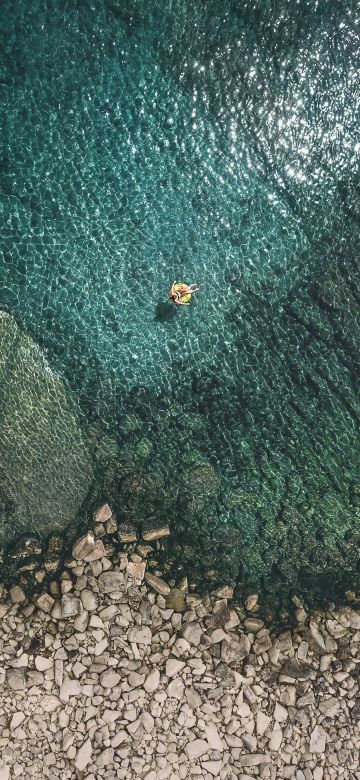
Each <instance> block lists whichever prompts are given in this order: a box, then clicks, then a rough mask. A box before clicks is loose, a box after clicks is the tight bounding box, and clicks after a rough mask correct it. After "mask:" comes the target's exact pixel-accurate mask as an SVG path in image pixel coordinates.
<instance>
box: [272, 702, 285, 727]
mask: <svg viewBox="0 0 360 780" xmlns="http://www.w3.org/2000/svg"><path fill="white" fill-rule="evenodd" d="M274 718H275V720H277V722H278V723H285V721H286V720H287V719H288V711H287V709H286V707H283V705H282V704H279V702H278V701H277V702H276V704H275V709H274Z"/></svg>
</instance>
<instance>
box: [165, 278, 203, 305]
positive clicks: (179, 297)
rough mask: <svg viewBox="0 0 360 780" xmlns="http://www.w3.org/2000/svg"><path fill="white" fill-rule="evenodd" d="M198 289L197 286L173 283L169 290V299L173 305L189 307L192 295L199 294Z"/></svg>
mask: <svg viewBox="0 0 360 780" xmlns="http://www.w3.org/2000/svg"><path fill="white" fill-rule="evenodd" d="M198 289H199V288H198V287H197V286H196V284H184V283H183V282H173V284H172V285H171V287H170V290H169V298H170V300H171V301H172V302H173V303H176V304H179V305H180V306H189V303H190V301H191V296H192V294H193V293H195V292H197V291H198Z"/></svg>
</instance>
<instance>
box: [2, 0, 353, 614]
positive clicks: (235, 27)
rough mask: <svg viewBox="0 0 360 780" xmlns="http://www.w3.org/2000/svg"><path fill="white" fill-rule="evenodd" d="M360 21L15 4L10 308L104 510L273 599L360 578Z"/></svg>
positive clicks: (155, 7)
mask: <svg viewBox="0 0 360 780" xmlns="http://www.w3.org/2000/svg"><path fill="white" fill-rule="evenodd" d="M359 22H360V14H359V11H358V9H357V4H356V3H355V2H354V3H352V2H347V3H346V2H345V3H343V2H341V1H340V2H335V1H334V2H327V0H325V2H320V1H317V0H313V2H311V3H307V2H305V1H304V0H298V1H296V0H291V2H289V0H274V2H264V0H252V2H251V3H250V2H247V1H245V2H243V3H240V2H231V1H230V0H209V1H208V2H206V3H205V2H198V3H194V2H190V0H160V1H159V2H150V0H148V1H147V2H146V0H93V2H85V0H80V1H79V2H75V3H74V2H70V1H69V0H32V2H30V3H29V2H26V1H25V0H17V1H16V2H14V0H3V2H2V3H1V5H0V109H1V127H2V134H1V140H0V235H1V245H0V280H1V300H0V307H1V308H2V309H3V310H5V311H6V312H8V313H10V314H12V315H13V316H14V317H15V319H16V321H17V323H18V324H19V325H20V327H21V329H23V330H24V331H25V332H26V334H28V335H29V336H30V337H31V338H32V339H33V340H34V342H35V343H36V344H37V345H38V346H39V347H40V348H41V350H42V353H43V354H44V357H45V359H46V361H47V365H48V367H49V368H47V370H51V371H52V372H54V375H56V376H58V377H59V378H60V380H61V382H63V383H64V385H65V387H66V388H67V392H68V397H69V398H70V397H71V403H72V404H73V406H74V409H75V408H76V414H77V415H78V416H79V419H80V420H81V428H82V434H81V435H82V436H83V437H84V439H86V442H87V447H88V450H89V451H90V452H91V459H92V469H93V473H94V475H95V476H94V481H93V485H92V488H91V491H90V493H89V497H88V506H89V507H90V509H91V507H92V503H93V502H95V503H96V501H97V500H98V499H99V500H100V499H102V498H106V499H108V500H109V501H110V502H112V505H113V506H115V507H116V513H117V516H118V518H120V519H121V518H123V519H126V520H129V521H131V522H134V523H135V524H136V525H141V524H142V523H143V522H144V521H146V520H149V519H150V520H151V521H152V522H154V523H155V524H156V523H157V522H159V523H160V522H161V523H163V522H164V521H167V522H169V523H170V525H171V532H172V534H171V541H170V544H169V549H168V556H169V560H172V561H173V562H174V566H175V565H177V564H178V563H179V562H181V563H182V564H184V565H185V568H187V570H188V571H189V572H191V576H192V577H193V578H194V581H201V582H202V583H203V584H210V585H211V584H212V583H216V582H224V581H229V582H231V583H233V584H235V585H236V586H237V588H238V590H237V593H238V594H245V593H249V592H254V590H255V591H260V592H261V593H262V597H263V599H264V601H268V603H271V604H272V605H275V604H277V603H278V604H280V603H282V602H284V603H285V602H286V601H287V600H288V599H289V598H291V597H292V596H293V595H294V594H298V593H300V592H302V593H304V594H305V595H306V597H307V599H308V600H311V601H313V602H318V603H320V602H321V601H322V600H324V599H325V600H326V599H331V598H334V599H335V598H337V597H341V595H342V594H343V592H344V590H346V589H348V590H349V589H350V590H352V589H356V588H357V587H359V585H360V473H359V471H360V469H359V465H360V462H359V455H360V442H359V421H360V399H359V344H360V308H359V303H360V268H359V222H360V182H359V155H360V137H359V79H358V74H359V67H360V62H359V60H360V48H359ZM175 279H176V280H177V281H185V282H188V283H197V284H198V285H199V287H200V290H199V292H198V293H197V294H196V296H194V299H193V300H192V301H191V305H190V306H188V307H187V306H186V307H185V306H178V307H177V306H174V305H173V304H171V303H170V302H169V300H168V298H167V291H168V289H169V287H170V285H171V283H172V282H173V281H174V280H175ZM0 351H1V344H0ZM0 357H1V355H0ZM0 362H1V360H0ZM12 372H13V373H12ZM6 374H7V376H8V378H9V380H10V381H11V387H12V392H13V393H15V396H16V394H17V393H18V396H16V397H19V399H20V400H19V403H21V404H23V405H24V404H25V405H26V403H27V401H26V393H25V394H24V392H22V390H21V387H20V386H19V387H18V386H17V384H16V381H17V380H16V377H17V376H20V375H19V373H18V372H17V371H16V367H15V368H14V367H12V368H11V369H9V370H8V369H7V371H6ZM19 381H20V380H19ZM61 392H62V391H61ZM15 407H16V405H15ZM15 407H12V409H13V408H15ZM1 414H2V411H1V410H0V431H1ZM13 414H15V415H16V411H15V412H13ZM0 444H1V449H2V450H4V448H5V449H6V448H10V449H11V447H12V437H11V425H10V427H9V424H8V428H7V436H6V441H3V442H0ZM64 452H65V450H64ZM22 455H24V467H23V471H24V474H25V478H26V472H27V465H26V464H28V468H29V470H30V472H31V468H32V465H31V464H32V459H33V455H32V452H31V439H30V440H28V441H27V443H26V447H25V448H24V447H22ZM36 457H37V459H38V460H37V462H38V463H39V462H41V457H40V456H39V453H38V452H37V455H36ZM39 457H40V461H39ZM46 457H48V456H46ZM63 457H64V458H65V457H66V455H65V454H64V455H63ZM87 457H88V456H87V455H86V458H85V456H84V458H85V460H86V462H87ZM9 463H10V466H9ZM59 468H61V465H60V466H59ZM9 469H10V471H11V458H10V459H9V458H5V459H4V458H3V459H1V458H0V473H4V474H5V472H6V474H5V477H4V484H5V488H4V489H3V494H4V495H3V496H2V494H1V492H0V504H1V505H0V516H1V518H2V522H3V523H6V522H7V523H9V521H13V520H14V518H15V519H16V518H18V523H19V531H20V530H21V532H22V533H23V532H24V531H25V530H32V525H33V524H34V522H35V520H34V518H33V517H32V515H31V511H30V510H29V508H28V507H29V504H28V503H27V499H26V496H25V498H21V500H20V499H19V501H18V503H17V497H16V490H15V489H14V488H13V492H12V494H11V496H9V495H8V492H9V491H10V493H11V487H9V488H7V487H6V485H10V486H11V485H13V484H14V483H13V481H12V475H11V473H9ZM31 473H32V472H31ZM67 479H69V475H68V474H67V472H66V480H67ZM30 489H31V490H34V491H36V490H37V486H36V485H35V484H32V480H31V478H30ZM14 490H15V492H14ZM64 490H65V491H66V484H64ZM21 495H22V496H23V494H21ZM1 496H2V498H1ZM34 511H35V512H36V509H35V510H34ZM89 511H90V510H89ZM15 527H17V526H16V523H15ZM45 530H46V529H44V531H45Z"/></svg>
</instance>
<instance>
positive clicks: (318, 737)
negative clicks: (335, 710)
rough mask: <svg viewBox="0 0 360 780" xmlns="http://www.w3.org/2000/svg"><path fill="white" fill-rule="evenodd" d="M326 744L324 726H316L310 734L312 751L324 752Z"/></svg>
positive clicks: (310, 748)
mask: <svg viewBox="0 0 360 780" xmlns="http://www.w3.org/2000/svg"><path fill="white" fill-rule="evenodd" d="M325 745H326V732H325V731H324V729H323V728H322V726H315V728H314V729H313V731H312V732H311V734H310V745H309V751H310V753H324V751H325Z"/></svg>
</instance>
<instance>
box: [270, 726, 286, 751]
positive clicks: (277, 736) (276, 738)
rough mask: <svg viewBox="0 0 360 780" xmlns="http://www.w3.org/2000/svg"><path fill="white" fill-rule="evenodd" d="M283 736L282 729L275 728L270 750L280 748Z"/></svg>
mask: <svg viewBox="0 0 360 780" xmlns="http://www.w3.org/2000/svg"><path fill="white" fill-rule="evenodd" d="M282 736H283V735H282V730H281V729H279V728H274V730H273V732H272V734H271V737H270V741H269V747H270V750H279V747H280V745H281V742H282Z"/></svg>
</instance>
